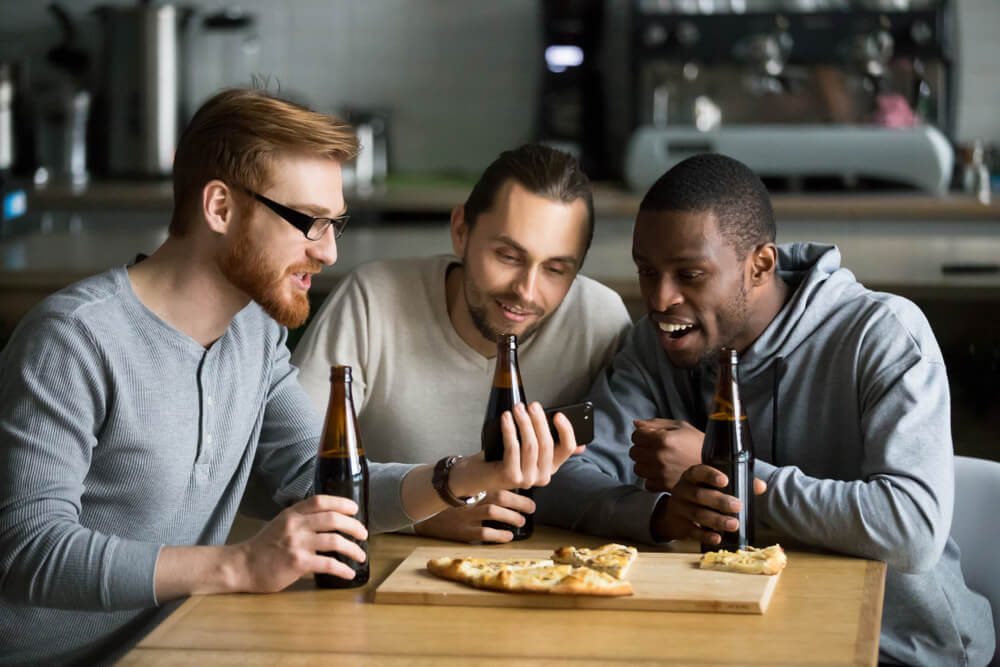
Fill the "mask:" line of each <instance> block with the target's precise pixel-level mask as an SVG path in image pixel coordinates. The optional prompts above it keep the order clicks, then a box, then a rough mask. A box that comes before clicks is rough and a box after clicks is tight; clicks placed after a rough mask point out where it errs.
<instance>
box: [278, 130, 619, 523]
mask: <svg viewBox="0 0 1000 667" xmlns="http://www.w3.org/2000/svg"><path fill="white" fill-rule="evenodd" d="M593 217H594V216H593V203H592V196H591V192H590V183H589V181H588V179H587V177H586V175H585V174H584V173H583V171H582V170H581V169H580V165H579V163H578V162H577V161H576V160H575V159H574V158H573V157H572V156H570V155H568V154H566V153H563V152H561V151H557V150H554V149H552V148H549V147H547V146H540V145H530V144H529V145H525V146H521V147H520V148H517V149H515V150H511V151H506V152H504V153H502V154H501V155H500V156H499V157H498V158H497V159H496V160H495V161H494V162H493V163H492V164H490V165H489V166H488V167H487V168H486V170H485V171H484V172H483V174H482V176H481V177H480V179H479V181H478V182H477V183H476V185H475V186H474V187H473V189H472V192H471V193H470V195H469V198H468V200H467V201H466V202H465V204H464V205H460V206H456V207H455V208H454V209H453V211H452V214H451V238H452V247H453V249H454V253H455V254H454V255H442V256H438V257H427V258H421V259H408V260H395V261H378V262H372V263H369V264H366V265H363V266H361V267H359V268H358V269H357V270H356V271H354V272H353V273H351V274H350V275H349V276H347V277H346V278H345V279H344V281H343V283H342V284H340V285H339V286H338V288H337V290H336V291H335V292H334V293H333V294H332V295H331V296H330V297H329V299H328V300H327V301H326V303H325V304H324V305H323V306H322V308H321V309H320V310H319V312H318V313H317V316H316V318H315V320H314V321H313V323H312V324H310V326H309V329H308V330H307V331H306V333H305V335H304V336H303V338H302V340H301V341H300V342H299V344H298V346H297V347H296V349H295V353H294V354H293V356H292V363H293V364H295V365H297V366H299V369H300V374H299V380H300V382H302V385H303V386H304V387H305V389H306V391H307V392H308V393H309V395H310V396H311V397H312V399H313V401H314V403H315V404H316V406H317V407H319V406H323V405H326V401H327V397H328V395H329V384H328V383H327V382H326V379H325V378H326V374H327V370H328V369H329V368H330V365H331V364H349V365H351V366H352V367H353V368H354V369H355V376H354V378H355V379H354V398H355V405H356V406H357V409H358V422H359V424H360V426H361V430H362V431H363V432H364V434H365V453H366V455H367V456H368V457H369V458H370V459H372V460H376V461H406V462H414V461H432V460H434V459H436V458H438V457H441V456H444V455H445V454H448V453H450V452H453V451H458V452H460V453H462V454H472V453H475V452H478V451H479V450H480V446H481V443H480V431H481V429H482V423H483V415H484V414H485V411H486V403H487V399H488V397H489V393H490V388H491V383H490V378H491V377H492V368H493V364H494V363H495V357H496V353H497V347H496V345H497V344H496V338H497V335H498V334H500V333H512V334H516V335H517V336H518V343H519V344H518V360H519V365H520V369H521V375H522V378H523V380H524V387H525V392H526V394H527V396H528V397H529V398H531V399H534V400H538V401H540V402H541V403H542V404H544V405H549V406H558V405H565V404H567V403H572V402H574V401H576V400H578V399H579V398H580V397H581V396H582V395H583V394H584V393H585V392H586V391H587V389H588V388H589V386H590V383H591V382H592V380H593V378H594V377H595V375H596V374H597V372H598V371H599V370H600V368H601V367H602V366H603V365H604V363H605V362H606V361H608V360H610V358H611V356H612V355H613V354H614V351H615V349H616V348H617V346H618V341H619V339H620V337H621V336H622V335H623V334H624V332H625V331H626V330H627V329H628V327H629V326H630V324H631V322H630V320H629V317H628V313H627V311H626V310H625V306H624V304H623V303H622V300H621V298H620V297H619V296H618V295H617V294H615V293H614V292H613V291H611V290H610V289H608V288H607V287H605V286H603V285H601V284H599V283H597V282H595V281H593V280H590V279H589V278H586V277H584V276H582V275H579V273H578V272H579V271H580V267H581V266H582V264H583V259H584V256H585V255H586V253H587V249H588V248H589V247H590V242H591V238H592V237H593V231H594V229H593V228H594V220H593ZM533 511H534V502H533V501H532V500H531V499H530V498H528V497H526V496H522V495H519V494H516V493H513V492H510V491H499V492H496V493H490V494H488V495H487V496H486V498H484V499H483V500H481V501H480V502H479V503H478V504H474V505H469V506H465V507H457V508H454V509H449V510H447V511H445V512H441V513H440V514H438V515H436V516H434V517H433V518H431V519H429V520H427V521H425V522H423V523H419V524H417V525H416V527H415V530H416V531H417V532H418V533H420V534H422V535H430V536H434V537H442V538H446V539H454V540H461V541H480V540H482V541H487V542H507V541H510V540H511V539H512V538H513V535H512V533H511V531H509V530H499V529H496V528H489V527H484V526H483V523H482V522H483V520H484V519H491V520H496V521H500V522H503V523H507V524H512V525H516V526H521V525H523V524H524V521H525V519H524V517H523V516H522V515H521V514H520V513H521V512H525V513H530V512H533Z"/></svg>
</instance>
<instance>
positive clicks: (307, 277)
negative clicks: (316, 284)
mask: <svg viewBox="0 0 1000 667" xmlns="http://www.w3.org/2000/svg"><path fill="white" fill-rule="evenodd" d="M292 279H293V280H294V281H295V282H296V283H297V284H298V286H299V287H300V288H302V289H306V290H307V289H309V287H310V286H311V285H312V274H311V273H293V274H292Z"/></svg>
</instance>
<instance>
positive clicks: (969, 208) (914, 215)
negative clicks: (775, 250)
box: [28, 179, 1000, 221]
mask: <svg viewBox="0 0 1000 667" xmlns="http://www.w3.org/2000/svg"><path fill="white" fill-rule="evenodd" d="M471 187H472V183H471V182H465V181H461V180H459V179H452V180H434V181H431V180H428V181H427V182H423V183H420V182H412V180H411V181H406V182H401V183H398V184H390V185H388V186H385V187H383V188H380V189H376V190H373V191H371V192H360V191H357V190H353V189H348V190H347V191H346V192H345V195H346V198H347V201H348V206H349V207H350V208H352V209H354V210H355V211H360V210H369V211H377V212H395V213H416V214H419V213H440V214H447V212H448V211H449V210H450V209H451V208H452V207H453V206H454V205H455V204H459V203H462V202H464V201H465V199H466V197H467V196H468V194H469V191H470V189H471ZM28 196H29V202H30V203H29V206H30V207H31V208H41V209H78V210H88V209H107V208H122V209H132V210H136V209H138V210H168V209H170V208H171V206H172V205H173V191H172V188H171V184H170V182H169V181H124V180H116V181H96V182H92V183H90V184H88V185H86V186H83V187H81V188H71V187H68V186H58V185H53V186H47V187H44V188H31V189H29V192H28ZM640 201H641V195H639V194H636V193H634V192H630V191H628V190H626V189H624V188H622V187H620V186H617V185H614V184H611V183H597V184H596V185H595V188H594V208H595V211H596V214H597V217H598V219H603V218H625V219H628V220H631V219H633V218H634V217H635V214H636V212H637V211H638V210H639V202H640ZM772 202H773V205H774V211H775V215H776V217H777V218H778V220H779V221H783V220H867V219H870V220H888V219H892V220H896V219H921V220H948V221H951V220H993V221H1000V197H997V198H995V199H994V201H993V202H991V203H990V204H987V205H984V204H981V203H979V202H978V201H977V200H976V199H974V198H973V197H970V196H967V195H963V194H952V195H948V196H945V197H933V196H930V195H926V194H921V193H878V194H875V193H856V194H852V193H838V194H775V195H773V196H772Z"/></svg>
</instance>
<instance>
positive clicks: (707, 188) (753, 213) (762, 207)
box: [639, 153, 775, 257]
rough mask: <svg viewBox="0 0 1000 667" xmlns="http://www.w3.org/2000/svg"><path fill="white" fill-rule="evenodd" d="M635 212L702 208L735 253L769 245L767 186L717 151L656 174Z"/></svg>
mask: <svg viewBox="0 0 1000 667" xmlns="http://www.w3.org/2000/svg"><path fill="white" fill-rule="evenodd" d="M639 210H640V211H687V212H692V211H695V212H697V211H705V212H711V213H714V214H715V217H716V220H717V221H718V225H719V233H720V234H722V236H723V237H724V238H725V239H727V240H728V241H729V242H730V243H731V244H732V245H733V247H734V248H735V250H736V252H737V254H738V255H739V256H740V257H746V255H747V253H749V252H750V251H751V250H753V249H754V248H756V247H757V246H759V245H760V244H762V243H773V242H774V237H775V225H774V210H773V209H772V208H771V198H770V196H768V193H767V188H766V187H764V183H763V182H761V180H760V178H758V177H757V174H755V173H754V172H753V170H752V169H750V167H748V166H746V165H745V164H743V163H742V162H740V161H739V160H734V159H733V158H731V157H728V156H725V155H721V154H719V153H702V154H699V155H693V156H691V157H689V158H687V159H685V160H682V161H681V162H678V163H677V164H676V165H674V166H673V167H671V168H670V170H668V171H667V173H665V174H663V176H660V178H659V179H657V181H656V182H655V183H653V185H652V187H650V188H649V192H647V193H646V196H645V197H643V200H642V203H641V204H640V205H639Z"/></svg>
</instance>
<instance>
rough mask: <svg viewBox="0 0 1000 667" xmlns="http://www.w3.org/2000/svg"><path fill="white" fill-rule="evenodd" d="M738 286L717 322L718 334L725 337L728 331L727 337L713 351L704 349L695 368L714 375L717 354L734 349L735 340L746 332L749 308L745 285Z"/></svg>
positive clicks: (717, 360) (717, 359)
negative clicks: (728, 348) (727, 349)
mask: <svg viewBox="0 0 1000 667" xmlns="http://www.w3.org/2000/svg"><path fill="white" fill-rule="evenodd" d="M739 285H740V286H739V290H738V291H737V292H736V293H735V294H733V295H732V297H730V299H729V302H728V303H727V304H726V307H725V309H724V310H723V312H722V318H721V319H720V321H719V333H720V334H722V335H725V333H726V332H727V329H728V335H726V336H725V338H723V340H722V344H721V345H719V346H718V347H717V348H714V349H706V350H705V352H704V353H703V354H702V356H701V357H700V358H699V359H698V362H697V366H698V367H699V368H701V369H702V370H710V371H711V372H712V373H714V372H715V368H716V366H717V365H718V363H719V352H721V351H722V350H723V349H724V348H727V347H730V348H731V347H734V346H735V343H736V340H737V339H738V338H740V337H741V336H742V335H743V332H744V331H746V328H747V320H749V319H750V306H749V303H748V299H747V288H746V285H745V284H744V283H743V282H742V281H740V284H739Z"/></svg>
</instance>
